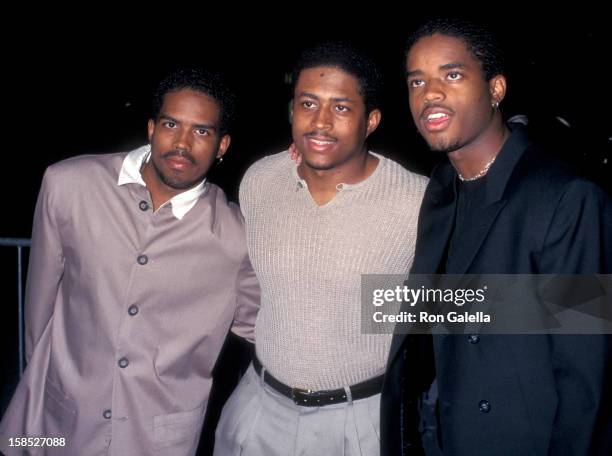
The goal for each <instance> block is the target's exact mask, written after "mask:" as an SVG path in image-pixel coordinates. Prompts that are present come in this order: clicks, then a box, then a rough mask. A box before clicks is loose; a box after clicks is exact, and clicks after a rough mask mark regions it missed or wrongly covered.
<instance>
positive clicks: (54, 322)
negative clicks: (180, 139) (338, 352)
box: [0, 150, 259, 456]
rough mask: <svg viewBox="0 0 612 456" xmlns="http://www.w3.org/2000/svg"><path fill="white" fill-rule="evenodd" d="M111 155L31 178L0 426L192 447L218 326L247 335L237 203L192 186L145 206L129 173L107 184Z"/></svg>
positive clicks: (73, 446)
mask: <svg viewBox="0 0 612 456" xmlns="http://www.w3.org/2000/svg"><path fill="white" fill-rule="evenodd" d="M136 153H139V154H141V155H142V150H137V151H133V152H132V154H133V155H132V158H134V155H135V154H136ZM125 159H126V154H109V155H97V156H93V155H92V156H81V157H75V158H72V159H68V160H65V161H63V162H60V163H58V164H56V165H53V166H51V167H49V169H48V170H47V171H46V173H45V177H44V179H43V184H42V188H41V191H40V195H39V198H38V202H37V206H36V213H35V219H34V225H33V234H32V250H31V256H30V266H29V272H28V283H27V291H26V356H27V358H28V367H27V369H26V371H25V374H24V376H23V378H22V380H21V382H20V384H19V385H18V387H17V391H16V392H15V395H14V397H13V399H12V401H11V404H10V405H9V408H8V410H7V412H6V414H5V416H4V418H3V421H2V423H1V424H0V435H2V436H5V437H6V436H8V437H10V436H13V437H17V436H26V437H28V436H55V437H63V438H65V441H66V445H67V446H65V447H57V448H55V449H53V448H49V447H48V448H46V449H45V451H47V453H46V454H54V452H56V454H62V455H87V454H112V455H130V456H133V455H148V454H168V455H173V456H180V455H191V454H195V450H196V448H197V444H198V437H199V433H200V429H201V426H202V422H203V419H204V414H205V411H206V404H207V400H208V396H209V393H210V389H211V383H212V375H211V372H212V369H213V366H214V365H215V362H216V360H217V357H218V355H219V352H220V350H221V346H222V345H223V342H224V340H225V337H226V335H227V333H228V330H230V328H231V330H232V331H233V332H235V333H236V334H238V335H240V336H243V337H245V338H247V339H249V340H251V341H252V340H253V334H254V333H253V327H254V323H255V318H256V313H257V309H258V306H259V287H258V284H257V280H256V277H255V274H254V272H253V270H252V268H251V264H250V262H249V258H248V255H247V249H246V241H245V234H244V228H243V219H242V216H241V214H240V211H239V209H238V207H237V206H236V205H235V204H233V203H229V202H228V201H227V199H226V197H225V195H224V193H223V191H222V190H221V189H219V188H218V187H216V186H215V185H214V184H211V183H204V185H203V186H202V189H201V190H202V191H201V192H200V194H199V195H197V196H196V197H195V199H193V204H192V205H191V207H189V208H187V211H184V209H185V206H184V203H185V202H184V201H183V202H181V198H179V201H178V203H179V206H180V205H182V210H180V211H179V215H180V217H177V216H176V215H175V214H174V213H173V202H172V201H170V202H169V203H167V204H165V205H163V206H162V207H160V208H159V209H158V210H157V211H155V212H153V210H152V207H153V205H152V203H151V198H150V195H149V192H148V191H147V189H146V187H144V186H143V185H142V183H137V182H132V183H125V182H124V183H122V185H118V176H119V174H120V172H121V170H122V166H123V162H124V161H125ZM185 193H186V192H185ZM181 195H184V194H181ZM181 195H179V196H181ZM187 196H189V195H187ZM192 196H193V195H192ZM183 199H185V197H184V196H183ZM187 199H189V198H187ZM190 201H191V200H190ZM143 202H144V203H146V205H145V204H143ZM145 206H147V207H145ZM174 209H176V207H175V208H174ZM3 450H5V451H6V450H7V449H6V448H3ZM19 451H21V449H19ZM7 453H8V454H11V452H10V451H7ZM17 454H20V453H17Z"/></svg>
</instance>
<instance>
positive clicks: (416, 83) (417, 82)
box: [408, 79, 425, 88]
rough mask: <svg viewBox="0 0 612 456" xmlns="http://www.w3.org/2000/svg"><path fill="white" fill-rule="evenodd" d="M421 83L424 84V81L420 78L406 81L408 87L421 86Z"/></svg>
mask: <svg viewBox="0 0 612 456" xmlns="http://www.w3.org/2000/svg"><path fill="white" fill-rule="evenodd" d="M423 84H425V82H423V80H421V79H413V80H411V81H408V87H410V88H416V87H421V86H422V85H423Z"/></svg>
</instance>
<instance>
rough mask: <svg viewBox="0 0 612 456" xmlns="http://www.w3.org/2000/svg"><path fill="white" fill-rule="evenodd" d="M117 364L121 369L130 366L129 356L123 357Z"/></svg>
mask: <svg viewBox="0 0 612 456" xmlns="http://www.w3.org/2000/svg"><path fill="white" fill-rule="evenodd" d="M117 364H118V365H119V367H120V368H121V369H125V368H126V367H128V364H130V362H129V361H128V359H127V358H121V359H120V360H119V362H118V363H117Z"/></svg>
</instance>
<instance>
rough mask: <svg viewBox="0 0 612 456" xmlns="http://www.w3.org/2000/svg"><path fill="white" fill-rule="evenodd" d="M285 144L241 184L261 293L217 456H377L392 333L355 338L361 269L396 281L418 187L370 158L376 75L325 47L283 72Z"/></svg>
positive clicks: (364, 63) (389, 164)
mask: <svg viewBox="0 0 612 456" xmlns="http://www.w3.org/2000/svg"><path fill="white" fill-rule="evenodd" d="M293 83H294V93H293V95H294V98H293V105H292V106H293V113H292V117H293V119H292V134H293V141H294V143H295V146H296V147H297V149H298V151H299V152H300V154H301V156H302V161H301V163H300V164H299V165H298V166H296V163H295V162H293V161H292V160H291V158H290V157H289V154H288V153H287V152H282V153H280V154H276V155H272V156H269V157H265V158H264V159H262V160H260V161H259V162H257V163H255V164H254V165H253V166H252V167H251V168H250V169H249V170H248V172H247V174H246V175H245V177H244V180H243V181H242V184H241V187H240V203H241V209H242V211H243V214H244V216H245V224H246V231H247V245H248V249H249V256H250V258H251V261H252V263H253V267H254V269H255V271H256V273H257V276H258V279H259V280H260V284H261V287H262V303H261V311H260V313H259V316H258V319H257V322H256V330H255V331H256V341H257V343H256V358H255V360H254V362H253V366H252V367H251V368H249V370H248V371H247V374H246V375H245V377H244V378H243V379H242V381H241V383H240V385H239V386H238V388H237V389H236V391H235V392H234V394H233V395H232V397H231V398H230V400H229V401H228V403H227V404H226V407H225V409H224V412H223V415H222V417H221V421H220V424H219V427H218V428H217V434H216V446H215V454H216V455H218V456H227V455H234V454H242V455H262V456H263V455H265V456H274V455H279V456H280V455H282V456H288V455H298V454H300V455H313V456H315V455H316V456H320V455H338V454H345V455H377V454H378V453H379V403H380V390H381V384H382V375H383V372H384V370H385V363H386V358H387V355H388V351H389V346H390V342H391V335H390V334H382V335H381V334H377V335H372V334H363V333H362V332H361V327H360V321H361V320H360V309H361V306H360V279H361V275H362V274H366V273H378V274H405V273H407V272H408V270H409V269H410V266H411V264H412V258H413V254H414V245H415V236H416V226H417V218H418V212H419V207H420V204H421V199H422V196H423V192H424V190H425V186H426V184H427V179H426V178H424V177H422V176H418V175H416V174H413V173H410V172H408V171H406V170H405V169H404V168H402V167H401V166H400V165H398V164H397V163H395V162H393V161H391V160H389V159H387V158H385V157H383V156H381V155H378V154H375V153H372V152H369V151H368V149H367V146H366V144H365V141H366V138H367V137H368V136H369V135H370V134H371V133H372V132H374V130H376V128H377V127H378V124H379V122H380V119H381V112H380V110H379V109H378V102H379V99H378V98H379V86H380V76H379V72H378V70H377V69H376V67H375V66H374V65H373V63H372V62H371V61H370V60H369V59H368V58H367V57H365V56H364V55H362V54H361V53H360V52H359V51H357V50H355V49H353V48H351V47H349V46H346V45H341V44H338V43H326V44H324V45H321V46H318V47H315V48H313V49H310V50H308V51H306V52H304V53H303V55H302V56H301V58H300V60H299V62H298V64H297V65H296V67H295V70H294V73H293Z"/></svg>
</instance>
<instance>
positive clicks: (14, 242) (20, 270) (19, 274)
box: [0, 238, 31, 377]
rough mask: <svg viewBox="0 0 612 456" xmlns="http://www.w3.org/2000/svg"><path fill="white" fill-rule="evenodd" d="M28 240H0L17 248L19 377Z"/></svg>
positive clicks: (21, 371)
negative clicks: (24, 253)
mask: <svg viewBox="0 0 612 456" xmlns="http://www.w3.org/2000/svg"><path fill="white" fill-rule="evenodd" d="M30 245H31V241H30V239H25V238H0V246H5V247H16V248H17V306H18V307H17V319H18V325H19V330H18V333H19V376H20V377H21V375H22V374H23V369H24V360H25V357H24V352H25V345H24V334H23V333H24V320H23V248H24V247H28V248H29V247H30Z"/></svg>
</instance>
